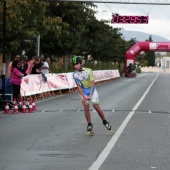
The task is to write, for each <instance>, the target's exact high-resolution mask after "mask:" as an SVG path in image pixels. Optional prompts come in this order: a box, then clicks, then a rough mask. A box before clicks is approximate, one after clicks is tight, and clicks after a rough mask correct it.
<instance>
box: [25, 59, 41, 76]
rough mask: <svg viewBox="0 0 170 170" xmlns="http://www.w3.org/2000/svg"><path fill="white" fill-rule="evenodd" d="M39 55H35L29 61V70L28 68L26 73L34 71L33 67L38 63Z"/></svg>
mask: <svg viewBox="0 0 170 170" xmlns="http://www.w3.org/2000/svg"><path fill="white" fill-rule="evenodd" d="M37 58H38V57H37V56H33V57H32V58H31V59H30V60H29V61H28V62H27V70H26V75H28V74H31V73H32V68H33V67H34V65H35V63H36V59H37Z"/></svg>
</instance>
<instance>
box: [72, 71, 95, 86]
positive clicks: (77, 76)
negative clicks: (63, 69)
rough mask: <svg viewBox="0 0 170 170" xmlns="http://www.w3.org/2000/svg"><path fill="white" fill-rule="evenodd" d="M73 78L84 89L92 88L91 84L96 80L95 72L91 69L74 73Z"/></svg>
mask: <svg viewBox="0 0 170 170" xmlns="http://www.w3.org/2000/svg"><path fill="white" fill-rule="evenodd" d="M73 78H74V80H75V82H76V84H80V85H81V88H82V89H85V88H90V87H91V82H90V81H92V80H94V76H93V72H92V70H91V69H90V68H83V69H82V71H81V72H80V71H77V70H76V71H75V72H74V73H73Z"/></svg>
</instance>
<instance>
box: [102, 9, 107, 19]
mask: <svg viewBox="0 0 170 170" xmlns="http://www.w3.org/2000/svg"><path fill="white" fill-rule="evenodd" d="M103 12H107V11H106V10H103V11H102V20H103Z"/></svg>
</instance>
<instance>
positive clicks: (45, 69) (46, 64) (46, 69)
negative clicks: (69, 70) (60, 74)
mask: <svg viewBox="0 0 170 170" xmlns="http://www.w3.org/2000/svg"><path fill="white" fill-rule="evenodd" d="M49 65H50V58H49V57H47V58H45V60H44V64H43V69H42V72H43V73H44V74H48V73H50V72H51V70H50V67H49Z"/></svg>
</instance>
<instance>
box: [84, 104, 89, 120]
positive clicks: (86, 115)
mask: <svg viewBox="0 0 170 170" xmlns="http://www.w3.org/2000/svg"><path fill="white" fill-rule="evenodd" d="M84 114H85V117H86V120H87V123H91V116H90V107H89V104H84Z"/></svg>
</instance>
